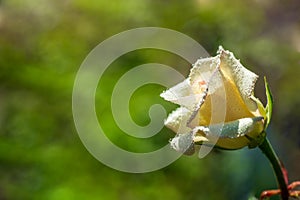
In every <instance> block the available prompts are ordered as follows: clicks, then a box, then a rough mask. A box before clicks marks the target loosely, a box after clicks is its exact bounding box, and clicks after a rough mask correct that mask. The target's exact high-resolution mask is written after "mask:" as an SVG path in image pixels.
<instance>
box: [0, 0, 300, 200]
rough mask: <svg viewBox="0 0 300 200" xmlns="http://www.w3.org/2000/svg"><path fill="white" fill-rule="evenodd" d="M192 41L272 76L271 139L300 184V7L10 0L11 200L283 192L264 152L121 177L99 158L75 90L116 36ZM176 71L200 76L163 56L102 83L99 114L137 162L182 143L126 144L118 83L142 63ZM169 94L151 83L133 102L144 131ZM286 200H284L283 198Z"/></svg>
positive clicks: (2, 43) (2, 48)
mask: <svg viewBox="0 0 300 200" xmlns="http://www.w3.org/2000/svg"><path fill="white" fill-rule="evenodd" d="M144 26H158V27H165V28H170V29H174V30H177V31H180V32H182V33H184V34H187V35H188V36H190V37H192V38H194V39H195V40H197V41H198V42H199V43H200V44H202V45H203V47H204V48H205V49H206V50H207V51H208V52H209V53H210V54H211V55H214V54H215V52H216V50H217V48H218V46H219V45H223V46H224V47H225V48H226V49H229V50H231V51H233V52H234V53H235V55H236V57H237V58H239V59H241V61H242V63H243V64H244V65H245V66H247V67H248V68H249V69H251V70H252V71H254V72H256V73H257V74H259V75H260V77H261V78H260V80H259V82H258V84H257V86H256V94H257V96H258V97H260V99H262V101H263V102H265V95H264V86H263V81H262V77H263V76H267V78H268V81H269V83H270V86H271V89H272V91H273V95H274V99H275V107H274V115H273V120H272V123H271V126H270V128H269V131H268V133H269V138H270V140H271V142H272V143H273V144H274V148H275V149H276V151H277V152H278V154H279V155H280V157H281V159H282V160H283V162H284V164H285V166H286V168H287V169H288V170H289V177H290V180H291V181H292V180H299V179H300V170H299V169H300V162H299V160H300V135H299V131H300V123H299V119H300V112H299V111H300V92H299V91H300V79H299V75H300V2H299V1H297V0H287V1H285V3H284V4H282V3H280V1H279V0H278V1H276V0H274V1H272V0H264V1H251V0H245V1H238V0H225V1H218V0H212V1H209V0H193V1H179V0H175V1H171V0H165V1H159V0H152V1H150V0H141V1H139V0H127V1H121V0H115V1H104V0H89V1H85V0H73V1H71V0H52V1H50V0H40V1H34V0H1V1H0V81H1V82H0V199H1V200H6V199H46V200H47V199H49V200H54V199H55V200H56V199H80V200H81V199H105V200H106V199H122V200H127V199H173V200H176V199H178V200H180V199H248V198H250V197H253V196H256V197H258V195H259V194H260V192H261V191H262V190H265V189H271V188H276V181H275V178H274V176H273V172H272V170H271V167H270V165H269V163H268V162H267V160H266V159H265V157H264V156H263V155H262V154H261V153H260V151H259V149H253V150H249V149H247V148H245V149H242V150H238V151H217V150H215V151H213V152H212V153H211V154H209V156H207V157H205V158H204V159H198V158H197V156H193V157H185V156H184V157H181V158H180V159H179V160H177V161H176V162H174V163H173V164H171V165H170V166H168V167H166V168H164V169H161V170H158V171H155V172H151V173H146V174H128V173H123V172H119V171H116V170H113V169H111V168H109V167H106V166H105V165H103V164H101V163H100V162H99V161H97V160H96V159H95V158H93V157H92V156H91V155H90V154H89V153H88V151H87V150H86V149H85V147H84V146H83V144H82V143H81V141H80V139H79V137H78V134H77V132H76V130H75V126H74V122H73V118H72V109H71V103H72V102H71V98H72V87H73V81H74V78H75V75H76V72H77V70H78V69H79V66H80V64H81V63H82V61H83V60H84V58H85V57H86V56H87V54H88V53H89V52H90V51H91V50H92V49H93V48H94V47H95V46H96V45H98V44H99V43H100V42H101V41H103V40H105V39H106V38H108V37H110V36H112V35H114V34H117V33H119V32H121V31H125V30H128V29H131V28H136V27H144ZM149 62H157V63H163V64H167V65H169V66H172V67H174V68H176V69H177V70H179V71H181V72H182V73H183V74H188V70H189V67H190V66H189V65H188V63H187V62H185V61H184V60H182V59H180V58H178V57H177V56H175V55H173V54H170V53H167V52H163V51H158V50H140V51H135V52H132V53H128V54H127V55H124V56H122V57H120V58H119V59H118V60H117V61H116V62H114V63H113V64H112V65H111V66H110V68H109V69H108V70H107V71H106V72H105V74H104V76H103V79H101V81H100V82H99V89H98V91H97V99H96V102H97V103H96V107H97V114H98V116H101V119H103V120H102V121H101V120H100V124H101V125H103V127H104V130H105V132H106V133H108V134H109V137H110V138H111V140H112V141H113V142H115V143H116V144H117V145H119V146H120V147H122V148H124V149H127V150H130V151H136V152H147V151H151V150H154V149H158V148H160V147H161V146H163V145H165V144H167V143H168V139H169V138H170V137H172V136H173V133H172V132H171V131H169V130H167V129H166V128H164V129H163V130H162V131H161V132H160V133H159V134H158V135H156V136H155V137H153V138H151V139H132V138H129V137H124V136H123V135H124V133H123V132H122V131H121V130H120V129H119V128H118V127H117V125H116V123H115V122H114V120H113V117H112V114H111V109H110V96H111V92H112V89H113V87H114V84H115V83H116V82H117V80H118V78H119V77H120V76H121V75H122V74H124V73H125V72H126V71H127V70H129V69H130V68H132V67H135V66H137V65H140V64H144V63H149ZM164 89H165V88H163V87H162V86H158V85H145V86H143V87H141V88H140V89H139V90H137V91H136V92H135V93H134V95H133V97H132V101H131V107H130V110H131V114H132V117H133V119H134V120H135V121H136V123H137V124H140V125H146V124H147V123H149V117H148V109H149V107H150V106H151V105H152V104H154V103H160V104H162V105H164V106H165V108H166V110H167V111H168V112H170V111H171V110H172V109H174V108H175V106H174V105H172V104H170V103H168V102H164V101H163V100H162V99H160V98H159V97H158V95H159V93H160V92H161V91H162V90H164ZM274 199H276V198H274Z"/></svg>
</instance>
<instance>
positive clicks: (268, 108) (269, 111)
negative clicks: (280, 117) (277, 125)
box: [264, 77, 273, 129]
mask: <svg viewBox="0 0 300 200" xmlns="http://www.w3.org/2000/svg"><path fill="white" fill-rule="evenodd" d="M264 81H265V87H266V96H267V105H266V107H265V111H266V115H267V123H265V129H267V127H268V125H269V124H270V121H271V117H272V110H273V96H272V93H271V90H270V87H269V84H268V82H267V78H266V77H264Z"/></svg>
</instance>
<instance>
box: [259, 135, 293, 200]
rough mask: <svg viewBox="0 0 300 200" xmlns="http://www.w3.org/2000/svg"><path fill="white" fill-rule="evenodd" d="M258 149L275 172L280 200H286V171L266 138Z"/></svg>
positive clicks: (287, 193) (287, 194)
mask: <svg viewBox="0 0 300 200" xmlns="http://www.w3.org/2000/svg"><path fill="white" fill-rule="evenodd" d="M259 148H260V149H261V151H262V152H263V153H264V154H265V155H266V157H267V158H268V159H269V161H270V163H271V165H272V167H273V170H274V172H275V175H276V178H277V183H278V185H279V188H280V190H281V198H282V200H288V198H289V191H288V187H287V184H288V183H287V182H288V180H287V174H286V171H285V169H284V167H283V165H282V164H281V162H280V160H279V158H278V156H277V155H276V153H275V151H274V149H273V147H272V145H271V143H270V142H269V140H268V138H265V139H264V141H263V142H262V144H261V145H259Z"/></svg>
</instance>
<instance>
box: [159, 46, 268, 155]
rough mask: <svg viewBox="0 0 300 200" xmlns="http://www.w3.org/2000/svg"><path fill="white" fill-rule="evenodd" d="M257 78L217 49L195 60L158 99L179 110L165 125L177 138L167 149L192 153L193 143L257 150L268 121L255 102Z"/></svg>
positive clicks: (220, 48)
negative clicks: (212, 54)
mask: <svg viewBox="0 0 300 200" xmlns="http://www.w3.org/2000/svg"><path fill="white" fill-rule="evenodd" d="M257 78H258V76H257V75H256V74H254V73H253V72H251V71H249V70H248V69H246V68H245V67H243V65H242V64H241V63H240V61H239V60H237V59H236V58H235V57H234V55H233V54H232V53H231V52H229V51H226V50H224V49H223V48H222V47H219V50H218V52H217V55H216V56H215V57H210V58H202V59H199V60H198V61H197V62H196V63H195V64H194V65H193V68H192V69H191V71H190V75H189V77H188V78H187V79H186V80H184V81H183V82H181V83H179V84H177V85H175V86H174V87H172V88H170V89H169V90H167V91H165V92H163V93H162V94H161V97H163V98H164V99H165V100H167V101H170V102H173V103H176V104H178V105H180V107H179V108H178V109H176V110H175V111H173V112H172V113H171V114H170V115H169V116H168V118H167V119H166V120H165V125H166V126H167V127H168V128H170V129H171V130H173V131H174V132H176V133H177V135H176V137H175V138H173V139H172V140H171V141H170V143H171V146H172V147H173V148H174V149H175V150H177V151H180V152H183V153H186V154H191V153H194V145H197V144H199V145H207V146H215V147H219V148H223V149H239V148H243V147H245V146H249V147H255V146H257V145H259V144H258V142H259V138H261V137H263V134H264V129H265V127H266V121H267V116H266V110H265V108H264V107H263V105H262V103H261V102H260V101H259V100H258V99H257V98H255V97H254V86H255V83H256V80H257Z"/></svg>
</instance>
